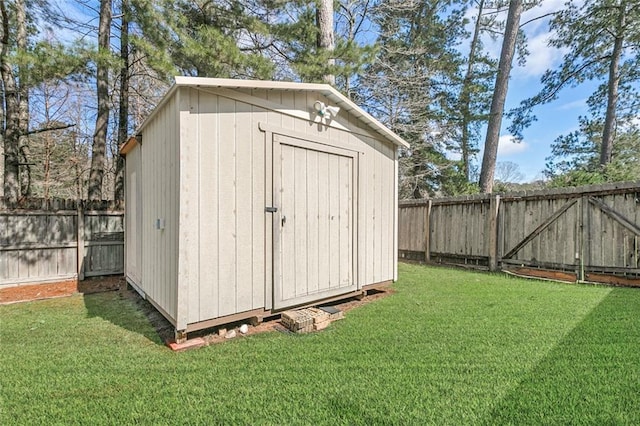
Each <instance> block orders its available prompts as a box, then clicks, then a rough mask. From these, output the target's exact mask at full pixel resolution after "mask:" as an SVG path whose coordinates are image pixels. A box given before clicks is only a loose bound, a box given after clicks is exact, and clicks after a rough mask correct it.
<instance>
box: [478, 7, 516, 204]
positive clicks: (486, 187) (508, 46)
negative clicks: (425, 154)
mask: <svg viewBox="0 0 640 426" xmlns="http://www.w3.org/2000/svg"><path fill="white" fill-rule="evenodd" d="M522 10H523V3H522V0H511V1H510V2H509V13H508V16H507V22H506V25H505V31H504V39H503V41H502V49H501V50H500V61H499V63H498V73H497V75H496V83H495V88H494V90H493V98H492V99H491V110H490V112H489V124H488V127H487V137H486V139H485V142H484V155H483V157H482V169H481V170H480V182H479V185H480V191H481V192H483V193H490V192H491V191H492V189H493V176H494V173H495V168H496V159H497V156H498V140H499V139H500V127H501V125H502V115H503V113H504V103H505V100H506V98H507V90H508V87H509V75H510V73H511V66H512V63H513V56H514V54H515V51H516V41H517V38H518V28H519V25H520V16H521V15H522Z"/></svg>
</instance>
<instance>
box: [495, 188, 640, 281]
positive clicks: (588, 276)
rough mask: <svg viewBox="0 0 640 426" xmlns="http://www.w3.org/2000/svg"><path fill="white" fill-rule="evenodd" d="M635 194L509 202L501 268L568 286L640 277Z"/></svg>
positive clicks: (504, 210)
mask: <svg viewBox="0 0 640 426" xmlns="http://www.w3.org/2000/svg"><path fill="white" fill-rule="evenodd" d="M637 216H638V200H637V194H636V193H626V194H625V193H622V194H602V195H599V194H594V195H583V196H580V197H576V198H561V197H556V198H546V199H535V200H511V201H505V202H503V205H502V212H501V216H500V221H501V226H500V229H501V232H502V236H501V237H502V238H500V240H499V241H500V242H501V247H499V249H500V256H501V263H502V268H503V269H506V270H514V271H516V272H519V273H523V274H526V275H533V276H543V277H549V278H557V279H562V280H569V281H577V280H581V281H584V280H586V281H596V282H608V283H621V284H628V283H629V282H628V281H627V279H631V280H635V279H637V278H638V277H640V246H639V244H640V227H639V226H638V225H637V223H638V219H640V218H638V217H637Z"/></svg>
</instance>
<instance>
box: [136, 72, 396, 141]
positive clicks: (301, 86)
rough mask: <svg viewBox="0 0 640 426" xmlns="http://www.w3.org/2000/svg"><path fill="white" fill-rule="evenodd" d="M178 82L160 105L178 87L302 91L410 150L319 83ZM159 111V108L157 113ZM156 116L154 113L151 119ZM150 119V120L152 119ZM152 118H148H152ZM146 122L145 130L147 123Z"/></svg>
mask: <svg viewBox="0 0 640 426" xmlns="http://www.w3.org/2000/svg"><path fill="white" fill-rule="evenodd" d="M175 80H176V82H175V84H174V85H173V87H171V89H169V92H168V93H167V94H166V95H165V97H164V98H163V100H162V101H161V102H160V104H159V105H158V106H160V105H161V104H162V103H164V101H165V100H166V99H167V98H168V97H169V96H170V95H171V94H172V93H173V92H174V91H175V90H176V88H178V87H195V88H199V87H202V88H207V87H208V88H224V89H265V90H286V91H300V92H317V93H320V94H321V95H323V96H324V97H326V98H327V99H329V100H331V101H332V102H333V103H335V104H336V105H337V106H339V107H340V108H341V109H342V110H345V111H348V112H349V113H350V114H352V115H353V116H354V117H356V118H357V119H358V120H360V121H361V122H362V123H364V124H365V125H366V127H368V128H369V129H371V130H373V131H374V132H375V133H378V134H379V135H381V136H382V137H384V138H385V139H386V140H388V141H390V142H392V143H393V144H394V145H397V146H403V147H407V148H408V147H409V144H408V143H407V142H406V141H405V140H404V139H402V138H401V137H400V136H398V135H396V134H395V133H394V132H392V131H391V130H389V129H388V128H387V127H386V126H385V125H383V124H382V123H380V122H379V121H378V120H376V119H375V118H373V117H372V116H371V115H370V114H369V113H367V112H366V111H365V110H363V109H362V108H360V107H359V106H358V105H356V104H355V103H354V102H352V101H351V100H349V99H348V98H347V97H346V96H344V95H343V94H342V93H340V92H339V91H338V90H336V89H335V88H334V87H332V86H330V85H328V84H316V83H295V82H288V81H266V80H235V79H229V78H205V77H181V76H178V77H176V78H175ZM157 109H158V108H156V110H157ZM153 115H154V114H153V113H152V114H151V116H153ZM151 116H150V117H151ZM150 117H149V118H150ZM149 118H148V119H149ZM148 119H147V120H145V122H144V123H142V126H141V128H142V127H144V126H145V124H146V122H147V121H148Z"/></svg>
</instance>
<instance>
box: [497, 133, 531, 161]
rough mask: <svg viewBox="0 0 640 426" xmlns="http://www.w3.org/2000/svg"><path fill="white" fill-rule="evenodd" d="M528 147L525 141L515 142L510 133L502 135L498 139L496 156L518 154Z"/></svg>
mask: <svg viewBox="0 0 640 426" xmlns="http://www.w3.org/2000/svg"><path fill="white" fill-rule="evenodd" d="M528 149H529V144H527V142H525V141H522V142H515V139H514V138H513V136H512V135H502V136H500V139H499V140H498V156H500V157H508V156H510V155H514V154H520V153H522V152H524V151H526V150H528Z"/></svg>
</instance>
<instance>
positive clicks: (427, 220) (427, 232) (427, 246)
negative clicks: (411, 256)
mask: <svg viewBox="0 0 640 426" xmlns="http://www.w3.org/2000/svg"><path fill="white" fill-rule="evenodd" d="M430 238H431V199H429V200H427V205H426V206H425V213H424V261H425V262H429V261H430V260H431V241H430Z"/></svg>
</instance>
